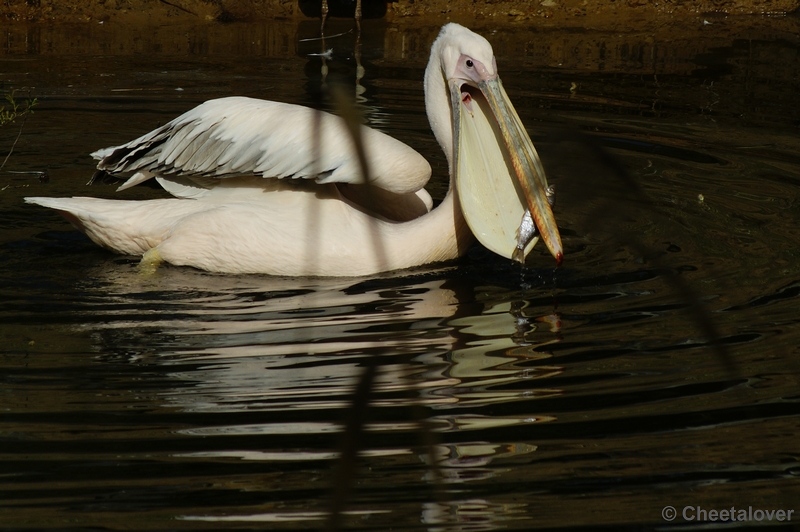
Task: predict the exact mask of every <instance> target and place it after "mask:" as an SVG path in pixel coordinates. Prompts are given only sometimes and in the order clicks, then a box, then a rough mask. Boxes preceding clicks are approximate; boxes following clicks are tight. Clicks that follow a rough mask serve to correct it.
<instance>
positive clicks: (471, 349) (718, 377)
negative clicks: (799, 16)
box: [0, 18, 800, 531]
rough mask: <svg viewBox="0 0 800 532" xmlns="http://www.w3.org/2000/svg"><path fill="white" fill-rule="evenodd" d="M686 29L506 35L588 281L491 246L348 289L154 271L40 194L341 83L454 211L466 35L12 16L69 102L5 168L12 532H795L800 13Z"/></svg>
mask: <svg viewBox="0 0 800 532" xmlns="http://www.w3.org/2000/svg"><path fill="white" fill-rule="evenodd" d="M687 24H688V26H687V27H682V28H681V31H680V32H678V31H677V30H675V31H674V33H671V32H672V31H673V29H671V28H666V29H664V30H662V31H661V32H660V33H655V34H645V33H637V32H636V31H635V30H633V29H631V30H630V31H628V32H608V33H602V32H596V31H592V30H591V29H586V30H570V31H563V32H559V31H555V30H547V29H537V28H520V27H511V28H492V27H486V28H482V29H481V32H482V33H483V34H484V35H486V36H487V37H488V38H489V39H490V40H491V41H492V42H493V43H495V51H496V55H497V58H498V64H499V68H500V71H501V75H502V76H503V79H504V82H505V85H506V87H507V90H508V92H509V94H510V96H511V98H512V99H513V100H514V102H515V105H516V107H517V109H518V111H519V112H520V115H521V116H522V118H523V120H524V121H525V123H526V124H527V125H528V127H529V129H530V132H531V135H532V137H533V139H534V142H536V144H537V146H538V147H539V150H540V152H541V154H542V156H543V158H544V159H545V164H546V167H547V169H548V172H549V174H550V178H551V181H552V182H554V183H556V184H557V186H558V188H559V197H558V203H557V205H556V211H555V212H556V216H557V218H558V220H559V223H560V225H561V228H562V235H563V236H564V244H565V249H566V259H565V265H564V266H563V267H561V268H559V269H555V268H554V267H553V263H552V259H551V258H550V257H549V255H548V254H547V252H546V251H545V250H544V249H543V248H541V249H539V248H538V247H537V249H536V250H535V251H534V252H533V253H532V256H531V257H530V259H529V261H528V264H527V266H526V267H525V268H520V267H519V266H518V265H516V264H511V263H510V262H508V261H506V260H504V259H501V258H498V257H495V256H493V255H491V254H490V253H488V252H487V251H486V250H484V249H482V248H480V247H479V246H477V245H476V246H475V247H474V248H473V249H472V250H471V251H470V252H469V254H468V255H467V256H466V257H464V258H463V259H462V260H460V261H457V262H454V263H451V264H444V265H433V266H429V267H424V268H420V269H417V270H413V271H404V272H396V273H392V274H384V275H379V276H376V277H374V278H359V279H332V280H321V279H286V278H274V277H269V276H224V275H216V274H209V273H205V272H200V271H196V270H192V269H187V268H176V267H169V266H165V267H162V268H160V269H159V270H158V271H157V273H156V274H155V275H142V274H141V273H140V272H139V270H138V269H137V260H136V259H135V258H131V257H119V256H115V255H112V254H110V253H108V252H105V251H103V250H101V249H99V248H97V247H96V246H95V245H94V244H92V243H91V242H90V241H88V239H86V238H85V237H84V236H82V235H81V234H80V233H78V232H77V231H76V230H74V229H73V228H71V226H69V224H67V223H66V222H64V221H62V220H61V219H60V218H59V217H58V216H57V215H55V214H53V213H51V212H48V211H46V210H44V209H40V208H36V207H32V206H27V205H24V204H23V203H22V197H24V196H27V195H52V196H64V195H73V194H76V195H95V196H104V197H123V196H124V197H125V199H131V198H135V199H139V198H149V197H160V196H161V195H163V193H161V192H159V191H157V190H152V189H141V190H139V189H136V190H130V191H126V192H125V193H120V194H116V193H115V192H114V191H113V187H112V186H103V185H100V186H94V187H92V188H89V189H87V188H85V187H84V183H85V182H86V181H87V180H88V178H89V177H90V176H91V173H92V164H91V160H90V159H89V157H88V156H87V154H88V153H89V152H91V151H94V150H95V149H98V148H100V147H104V146H108V145H114V144H118V143H121V142H125V141H127V140H130V139H132V138H134V137H136V136H138V135H140V134H142V133H144V132H146V131H148V130H150V129H152V128H154V127H156V126H157V125H159V124H163V123H164V122H166V121H168V120H170V119H171V118H173V117H174V116H177V115H178V114H180V113H181V112H183V111H186V110H188V109H190V108H191V107H193V106H194V105H196V104H199V103H200V102H202V101H204V100H206V99H209V98H213V97H220V96H226V95H231V94H239V95H246V96H254V97H263V98H269V99H275V100H280V101H286V102H291V103H298V104H304V105H312V106H315V107H319V108H325V109H332V108H333V106H332V105H331V104H330V103H329V101H328V100H327V99H325V97H324V86H325V85H326V84H328V85H331V84H335V83H339V84H342V85H343V86H344V87H346V89H345V90H346V91H349V92H350V93H351V94H353V95H354V96H355V97H356V101H357V104H358V106H359V108H360V109H361V111H362V112H363V114H364V116H365V119H366V120H367V122H369V123H370V124H371V125H372V126H373V127H377V128H379V129H381V130H383V131H386V132H387V133H389V134H391V135H393V136H395V137H397V138H399V139H401V140H403V141H404V142H407V143H409V144H410V145H411V146H413V147H414V148H415V149H417V150H419V151H420V152H422V153H423V154H424V155H425V156H426V157H427V158H428V159H429V160H430V161H431V163H432V166H433V168H434V177H433V180H432V183H431V187H430V190H431V191H432V193H433V195H434V197H435V198H437V199H441V198H442V197H443V196H444V194H445V191H446V180H447V178H446V173H447V170H446V161H445V159H444V156H443V155H442V153H441V151H440V150H439V148H438V146H437V145H436V143H435V141H434V140H433V139H432V137H431V135H430V131H429V128H428V125H427V121H426V118H425V114H424V109H423V97H422V83H421V78H422V72H423V69H424V67H425V65H426V62H427V50H428V47H429V45H430V42H431V41H432V39H433V38H434V37H435V34H436V31H437V29H436V28H434V27H430V28H429V27H423V28H418V27H404V26H397V25H387V24H386V23H383V22H381V21H370V23H369V24H365V29H364V34H363V35H362V37H361V43H360V48H359V47H357V46H356V41H355V36H354V35H352V34H348V35H345V36H343V37H339V38H337V39H332V40H330V41H328V42H327V43H325V45H323V44H322V43H320V42H318V41H301V39H305V38H311V37H315V36H316V35H317V34H316V32H317V29H318V28H317V24H316V22H313V21H310V22H308V23H302V24H299V25H297V24H295V23H293V22H285V21H284V22H280V23H268V24H263V23H262V24H235V25H214V26H194V27H184V26H179V27H176V26H162V27H156V28H150V29H148V31H146V32H135V33H133V32H131V31H130V30H126V29H125V28H114V27H113V26H111V25H110V24H106V25H92V26H75V27H69V26H66V27H65V26H61V27H54V28H45V27H19V26H17V27H13V28H6V29H5V30H4V35H5V46H4V48H3V52H4V55H3V58H2V66H1V67H0V70H1V71H2V83H3V87H4V88H15V89H17V90H18V92H17V95H18V96H21V95H25V94H27V93H28V92H29V93H30V94H31V96H35V97H37V98H39V101H40V104H39V106H38V107H37V108H36V109H35V111H36V113H35V114H34V115H31V116H30V117H29V118H28V120H27V122H26V123H25V125H24V130H23V133H22V135H21V137H20V140H19V142H18V144H17V146H16V148H15V151H14V153H13V155H12V156H11V157H10V158H9V160H8V162H7V163H6V166H5V167H4V169H3V173H2V175H0V179H1V180H2V182H1V184H2V186H0V188H2V192H0V204H1V205H2V210H0V280H1V281H0V299H1V300H2V306H0V345H1V346H2V347H0V421H1V423H2V424H1V425H0V464H1V465H0V523H1V524H0V529H4V530H27V529H36V530H88V529H106V530H123V529H124V530H142V531H145V530H222V529H225V530H231V529H236V530H245V529H253V530H256V529H258V530H263V529H269V530H299V529H302V530H315V529H320V528H322V527H323V526H325V522H326V519H328V516H329V511H330V509H331V508H332V507H335V508H338V509H340V510H342V511H343V512H344V514H343V515H342V516H341V522H340V525H341V526H342V527H346V528H353V529H360V530H389V529H392V530H452V531H466V530H470V531H472V530H499V529H503V530H529V529H534V528H540V529H549V528H553V529H554V528H563V529H572V530H581V529H587V530H588V529H594V528H595V527H597V526H599V525H605V526H608V527H610V528H613V529H631V530H633V529H637V530H638V529H642V528H644V529H654V528H668V527H670V526H684V525H687V524H690V525H695V526H696V525H697V522H696V518H695V514H696V508H697V507H701V508H702V509H706V510H711V509H717V510H720V509H730V508H731V507H735V508H736V509H737V510H738V509H740V508H748V507H752V508H753V509H762V510H778V509H783V510H785V511H786V510H795V515H794V517H793V519H792V522H789V523H787V522H786V521H783V522H777V521H775V520H773V521H772V523H773V524H776V525H783V526H792V525H794V526H796V523H797V521H798V519H800V502H798V501H800V488H799V487H798V476H799V475H800V464H799V463H798V461H799V460H800V455H798V450H797V449H798V446H797V441H796V440H797V434H798V429H800V405H798V401H800V394H798V362H797V360H798V359H797V356H798V354H799V353H798V347H797V346H798V345H800V334H798V333H800V325H798V312H797V309H798V296H800V258H798V250H799V249H800V238H799V235H798V227H800V224H799V223H798V222H800V209H799V208H798V200H797V190H798V188H797V187H798V183H800V158H799V157H798V155H797V154H798V153H800V142H798V140H797V138H798V126H799V125H800V110H799V109H800V108H798V106H797V105H796V94H797V92H798V89H800V86H798V69H800V67H799V66H798V65H800V62H799V61H798V60H797V59H798V50H800V46H799V44H798V39H797V37H796V35H797V32H796V31H795V29H794V25H796V21H795V20H794V19H774V20H770V19H751V24H749V25H748V24H745V25H742V24H738V23H737V24H734V22H732V21H729V20H725V19H716V18H715V19H711V20H706V24H703V21H702V19H699V20H697V21H694V22H692V23H687ZM349 27H350V24H349V23H348V22H347V21H335V22H334V26H333V27H332V28H330V32H331V33H338V32H339V31H346V30H347V29H349ZM743 28H744V29H743ZM323 46H325V49H327V48H330V47H332V48H333V58H332V59H331V60H330V61H326V62H325V64H324V65H323V62H322V60H321V59H319V58H317V57H311V56H309V55H308V54H310V53H318V52H320V51H323V50H324V49H323ZM19 125H20V124H12V125H8V126H5V127H3V128H0V146H2V147H3V150H4V151H6V150H8V147H9V146H10V144H11V143H12V142H13V139H14V138H15V137H16V134H17V132H18V127H19ZM604 154H610V156H611V158H610V159H609V158H607V156H606V155H604ZM12 171H13V172H38V171H47V173H48V175H49V181H48V182H41V181H40V180H38V179H37V178H36V177H35V176H33V177H32V176H31V175H30V174H22V173H7V172H12ZM342 457H345V458H344V459H343V458H342ZM348 457H351V458H352V460H348V459H347V458H348ZM666 506H672V507H675V508H676V509H677V511H678V517H677V518H676V519H675V520H674V521H667V520H665V519H664V518H663V517H662V510H663V508H664V507H666ZM686 507H689V510H688V513H687V514H683V513H682V512H683V511H684V508H686ZM764 515H766V514H762V520H761V521H760V522H759V521H756V522H753V523H750V524H762V525H763V524H767V523H768V521H767V519H766V517H764ZM773 515H777V514H773ZM685 517H688V518H689V519H690V521H687V519H685ZM693 518H695V520H694V521H691V519H693ZM709 525H711V527H712V528H713V527H726V526H728V525H722V524H720V523H709Z"/></svg>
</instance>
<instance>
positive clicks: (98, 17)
mask: <svg viewBox="0 0 800 532" xmlns="http://www.w3.org/2000/svg"><path fill="white" fill-rule="evenodd" d="M320 4H321V2H320V0H6V1H4V2H2V4H0V20H3V21H6V22H14V21H61V22H88V21H109V20H120V21H127V22H133V23H138V22H147V21H149V22H154V23H158V22H165V21H190V20H194V21H215V20H216V21H221V22H232V21H236V20H250V21H253V20H266V19H276V18H280V19H299V18H314V17H317V16H318V15H319V11H320ZM329 4H330V10H331V14H332V15H333V16H341V17H348V16H352V12H353V9H354V5H355V0H329ZM798 7H800V0H700V1H690V0H666V1H661V2H650V1H645V0H621V1H617V0H593V1H592V2H588V1H587V0H533V1H519V0H517V1H502V0H500V1H489V2H484V1H476V0H425V1H421V0H397V1H393V2H385V1H372V0H363V11H364V17H365V18H366V19H370V18H388V19H393V20H397V19H403V18H425V19H426V20H431V21H440V20H443V19H447V18H452V17H456V18H459V19H462V20H464V21H465V22H470V21H473V22H475V21H480V20H491V21H492V22H493V23H495V24H496V23H498V22H508V23H515V22H516V23H519V22H525V21H542V22H546V23H549V24H559V25H569V26H580V25H587V24H588V25H592V26H607V25H616V24H619V23H621V22H623V21H636V20H642V21H646V20H652V19H668V18H674V17H684V16H692V15H697V14H712V13H715V14H730V15H753V14H758V15H765V14H769V15H775V14H785V13H791V12H794V11H797V9H798Z"/></svg>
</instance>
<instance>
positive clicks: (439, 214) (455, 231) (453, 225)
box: [409, 39, 474, 261]
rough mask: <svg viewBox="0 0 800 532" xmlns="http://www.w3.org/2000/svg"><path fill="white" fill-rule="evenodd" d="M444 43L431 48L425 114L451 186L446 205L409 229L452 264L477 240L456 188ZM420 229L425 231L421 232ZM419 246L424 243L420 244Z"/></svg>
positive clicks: (438, 256) (443, 204)
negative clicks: (462, 209) (443, 66)
mask: <svg viewBox="0 0 800 532" xmlns="http://www.w3.org/2000/svg"><path fill="white" fill-rule="evenodd" d="M442 42H443V41H442V39H436V41H435V42H434V43H433V46H432V47H431V56H430V60H429V61H428V66H427V67H426V69H425V78H424V89H425V111H426V112H427V114H428V121H429V122H430V125H431V130H432V131H433V135H434V136H435V137H436V140H437V141H438V142H439V146H441V147H442V151H444V154H445V157H446V158H447V167H448V170H449V176H450V184H449V188H448V190H447V195H446V196H445V197H444V199H443V200H442V203H441V204H440V205H439V206H438V207H436V208H435V209H434V210H433V211H431V212H430V213H428V214H427V215H425V216H422V217H420V218H418V219H417V220H414V221H413V222H411V224H410V225H409V229H412V231H411V232H412V233H416V234H417V235H420V236H423V235H424V236H426V237H427V239H428V240H431V242H428V244H429V245H431V249H432V250H434V256H432V257H430V258H431V261H435V260H449V259H453V258H456V257H459V256H461V255H463V254H464V252H465V251H466V250H467V248H468V247H469V245H470V244H471V243H472V241H473V240H474V237H473V235H472V232H471V231H470V229H469V226H468V225H467V222H466V220H465V219H464V214H463V213H462V211H461V204H460V203H459V201H458V191H457V190H456V186H455V171H456V170H455V167H454V166H453V165H454V161H453V157H454V149H453V116H452V114H453V112H452V107H451V105H450V89H449V88H448V86H447V79H446V77H445V75H444V70H443V68H442V59H441V56H442V46H443V44H442ZM417 225H419V226H423V227H425V229H424V230H419V227H417ZM415 245H416V246H420V245H421V243H420V242H419V241H417V243H416V244H415Z"/></svg>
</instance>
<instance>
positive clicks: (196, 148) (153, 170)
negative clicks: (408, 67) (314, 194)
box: [92, 97, 431, 196]
mask: <svg viewBox="0 0 800 532" xmlns="http://www.w3.org/2000/svg"><path fill="white" fill-rule="evenodd" d="M361 137H362V141H363V143H364V147H365V150H366V154H367V164H368V169H369V173H370V183H371V184H372V185H375V186H377V187H379V188H382V189H385V190H388V191H390V192H394V193H398V194H408V193H412V192H415V191H417V190H420V189H421V188H422V187H423V186H424V185H425V183H427V181H428V179H429V178H430V174H431V168H430V165H429V164H428V162H427V161H426V160H425V159H424V158H423V157H422V156H421V155H420V154H419V153H417V152H416V151H414V150H413V149H411V148H410V147H408V146H406V145H405V144H403V143H402V142H400V141H398V140H395V139H393V138H392V137H390V136H388V135H385V134H384V133H381V132H379V131H375V130H373V129H370V128H368V127H366V126H362V127H361ZM92 156H93V157H94V158H95V159H99V160H100V162H99V163H98V165H97V168H98V169H99V170H104V171H106V172H108V173H110V174H115V175H122V176H130V178H129V179H128V181H126V182H125V183H124V184H123V185H122V186H121V187H120V189H125V188H128V187H131V186H133V185H136V184H138V183H141V182H142V181H145V180H147V179H150V178H151V177H157V178H160V179H159V181H162V184H163V181H170V182H172V183H173V184H174V186H173V187H165V188H168V190H170V192H173V193H176V195H181V196H185V195H191V189H192V188H193V187H196V188H201V189H202V188H208V187H210V186H213V185H214V183H215V182H217V180H218V179H224V178H230V177H240V176H252V175H255V176H259V177H273V178H279V179H281V178H293V179H298V178H301V179H314V180H316V181H317V182H318V183H333V182H339V183H363V178H362V173H361V169H360V166H359V163H358V158H357V156H356V152H355V148H354V143H353V140H352V137H351V135H350V133H349V132H348V130H347V124H346V123H345V122H344V120H342V119H341V118H339V117H337V116H334V115H331V114H328V113H325V112H322V111H316V110H313V109H309V108H307V107H301V106H298V105H290V104H285V103H278V102H270V101H266V100H257V99H253V98H243V97H231V98H220V99H218V100H210V101H207V102H205V103H203V104H202V105H199V106H197V107H195V108H194V109H192V110H191V111H188V112H186V113H184V114H183V115H181V116H179V117H178V118H176V119H175V120H173V121H171V122H169V123H168V124H165V125H164V126H162V127H160V128H158V129H156V130H154V131H151V132H150V133H147V134H146V135H143V136H141V137H139V138H138V139H136V140H133V141H131V142H129V143H127V144H123V145H122V146H114V147H110V148H105V149H102V150H98V151H96V152H95V153H93V154H92ZM181 187H186V190H187V192H186V193H185V194H182V193H180V192H179V191H180V190H181Z"/></svg>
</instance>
